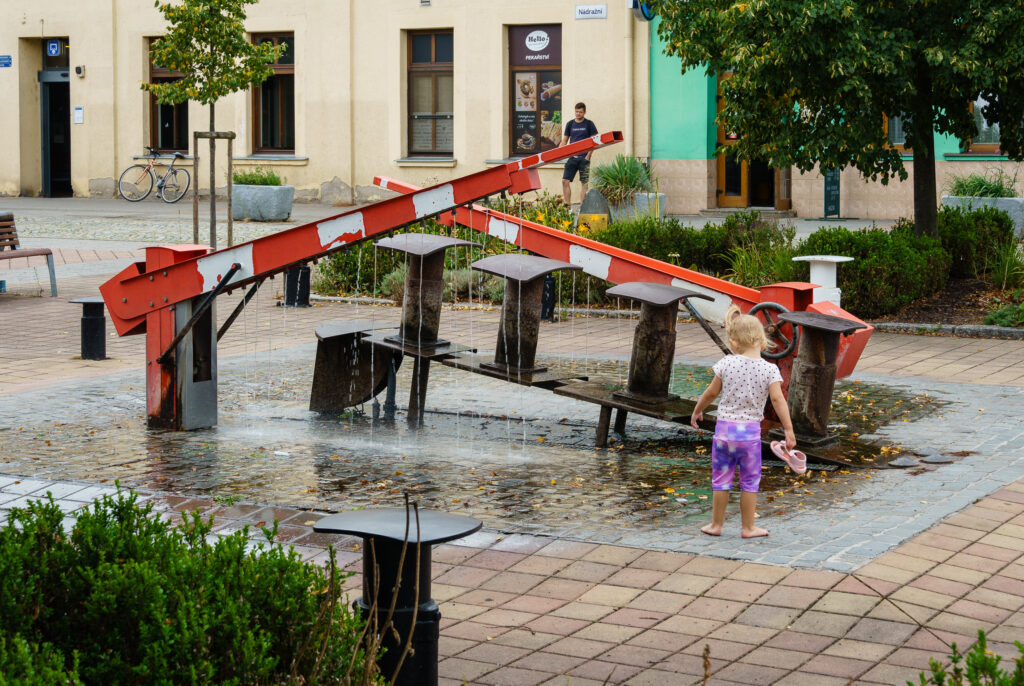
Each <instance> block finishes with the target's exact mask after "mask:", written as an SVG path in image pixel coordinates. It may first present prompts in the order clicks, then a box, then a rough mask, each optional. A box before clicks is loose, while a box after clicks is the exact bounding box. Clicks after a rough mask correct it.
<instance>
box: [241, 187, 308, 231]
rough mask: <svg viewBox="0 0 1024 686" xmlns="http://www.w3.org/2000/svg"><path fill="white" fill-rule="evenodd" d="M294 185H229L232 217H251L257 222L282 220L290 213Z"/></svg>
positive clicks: (293, 196)
mask: <svg viewBox="0 0 1024 686" xmlns="http://www.w3.org/2000/svg"><path fill="white" fill-rule="evenodd" d="M294 200H295V186H248V185H245V184H235V185H233V186H232V187H231V217H232V219H252V220H253V221H257V222H283V221H285V220H286V219H288V217H290V216H291V214H292V201H294Z"/></svg>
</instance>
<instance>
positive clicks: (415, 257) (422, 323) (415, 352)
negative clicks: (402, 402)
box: [370, 233, 476, 422]
mask: <svg viewBox="0 0 1024 686" xmlns="http://www.w3.org/2000/svg"><path fill="white" fill-rule="evenodd" d="M377 245H378V246H379V247H382V248H391V249H392V250H399V251H401V252H404V253H406V254H408V255H409V256H410V258H409V271H408V273H407V274H406V277H405V295H404V296H403V300H402V323H401V325H400V326H399V328H398V333H397V334H396V335H394V336H387V337H386V338H383V339H381V338H380V337H378V336H374V337H372V338H371V339H370V341H371V342H372V343H374V344H377V345H381V346H383V347H389V348H391V349H392V350H396V351H398V352H400V353H402V354H403V355H409V356H410V357H412V358H413V360H414V363H413V371H412V387H411V388H410V389H409V421H410V422H421V421H423V412H424V405H425V403H426V399H427V382H428V380H429V377H430V360H431V359H443V358H444V357H446V356H448V355H451V354H454V353H456V352H460V351H464V350H471V349H470V348H467V347H465V346H459V345H455V344H453V343H450V342H448V341H445V340H442V339H440V338H438V337H437V332H438V329H439V327H440V324H441V297H442V295H443V294H444V255H445V251H446V250H447V249H448V248H452V247H455V246H458V245H467V246H472V245H476V244H475V243H472V242H470V241H464V240H462V239H460V238H449V237H448V236H439V235H435V234H428V233H403V234H398V235H396V236H391V237H389V238H384V239H382V240H379V241H377Z"/></svg>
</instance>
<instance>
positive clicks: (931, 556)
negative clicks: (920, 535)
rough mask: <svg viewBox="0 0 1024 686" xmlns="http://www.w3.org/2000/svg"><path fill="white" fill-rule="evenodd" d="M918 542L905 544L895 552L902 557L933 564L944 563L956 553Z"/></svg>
mask: <svg viewBox="0 0 1024 686" xmlns="http://www.w3.org/2000/svg"><path fill="white" fill-rule="evenodd" d="M916 540H917V539H915V540H914V541H913V542H910V543H904V544H903V545H901V546H900V547H899V548H897V549H896V551H895V552H897V553H899V554H901V555H906V556H907V557H910V558H919V559H923V560H930V561H931V562H943V561H944V560H947V559H949V557H950V556H951V555H952V554H953V552H955V551H952V550H943V549H942V548H938V547H935V546H930V545H924V544H922V543H918V542H916Z"/></svg>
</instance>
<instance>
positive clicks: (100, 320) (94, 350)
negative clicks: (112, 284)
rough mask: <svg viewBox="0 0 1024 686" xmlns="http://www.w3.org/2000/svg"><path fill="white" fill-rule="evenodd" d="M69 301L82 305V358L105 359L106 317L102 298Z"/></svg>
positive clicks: (94, 297)
mask: <svg viewBox="0 0 1024 686" xmlns="http://www.w3.org/2000/svg"><path fill="white" fill-rule="evenodd" d="M71 302H73V303H76V304H80V305H81V306H82V359H83V360H105V359H107V318H106V316H105V315H104V314H103V298H101V297H99V296H93V297H91V298H78V299H76V300H72V301H71Z"/></svg>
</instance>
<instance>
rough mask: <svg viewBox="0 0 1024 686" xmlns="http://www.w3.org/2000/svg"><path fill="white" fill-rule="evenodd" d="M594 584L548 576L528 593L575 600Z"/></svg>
mask: <svg viewBox="0 0 1024 686" xmlns="http://www.w3.org/2000/svg"><path fill="white" fill-rule="evenodd" d="M593 586H594V584H592V583H587V582H585V581H575V580H573V579H555V578H550V579H547V580H545V581H542V582H540V583H539V584H537V585H536V586H534V587H533V588H532V589H531V590H530V593H531V594H533V595H539V596H542V597H545V598H559V599H561V600H576V599H577V598H579V597H580V596H581V595H583V594H584V593H586V592H587V591H588V590H590V589H591V588H592V587H593Z"/></svg>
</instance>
